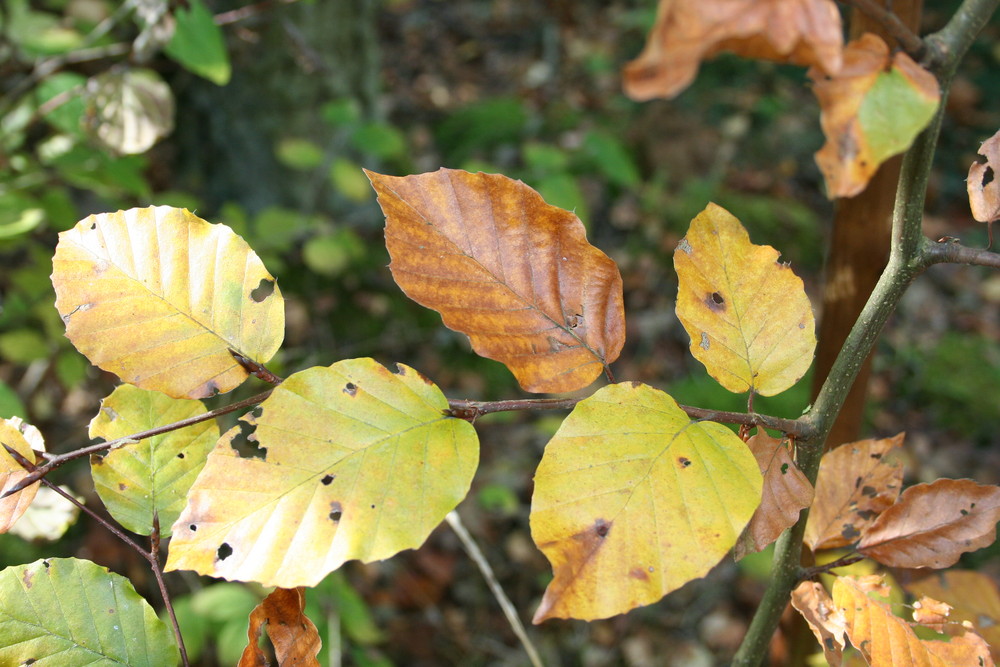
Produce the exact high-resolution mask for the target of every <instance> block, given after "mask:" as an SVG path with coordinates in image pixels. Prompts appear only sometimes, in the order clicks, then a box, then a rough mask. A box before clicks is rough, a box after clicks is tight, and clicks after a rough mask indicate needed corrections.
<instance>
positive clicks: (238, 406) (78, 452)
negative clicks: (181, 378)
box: [0, 389, 274, 500]
mask: <svg viewBox="0 0 1000 667" xmlns="http://www.w3.org/2000/svg"><path fill="white" fill-rule="evenodd" d="M272 391H274V390H273V389H268V390H267V391H265V392H262V393H260V394H257V395H256V396H251V397H250V398H247V399H244V400H242V401H238V402H236V403H232V404H230V405H225V406H223V407H221V408H216V409H215V410H210V411H209V412H206V413H204V414H200V415H196V416H194V417H189V418H187V419H182V420H180V421H178V422H173V423H172V424H166V425H164V426H157V427H156V428H151V429H149V430H148V431H141V432H139V433H133V434H132V435H127V436H125V437H124V438H118V439H117V440H111V441H110V442H102V443H99V444H96V445H90V446H89V447H81V448H80V449H75V450H73V451H71V452H66V453H65V454H60V455H59V456H53V457H52V458H51V459H49V460H48V461H47V462H46V463H45V465H41V466H38V467H37V468H35V469H34V470H33V471H32V472H31V473H29V474H28V475H27V476H26V477H25V478H24V479H22V480H21V481H20V482H18V483H17V484H15V485H14V486H12V487H11V488H10V489H8V490H7V492H6V493H4V494H3V495H2V496H0V500H3V499H4V498H6V497H7V496H10V495H13V494H15V493H17V492H18V491H21V490H23V489H26V488H27V487H29V486H31V485H32V484H34V483H35V482H37V481H39V480H40V479H42V478H43V477H45V476H46V475H48V474H49V473H50V472H52V471H53V470H55V469H56V468H58V467H60V466H62V465H64V464H66V463H69V462H70V461H74V460H76V459H79V458H82V457H84V456H90V455H91V454H100V453H101V452H106V451H108V450H110V449H114V448H115V447H121V446H123V445H126V444H129V443H131V442H135V441H137V440H144V439H145V438H152V437H153V436H157V435H163V434H164V433H169V432H171V431H177V430H179V429H182V428H185V427H187V426H192V425H194V424H200V423H201V422H204V421H208V420H209V419H215V418H216V417H219V416H222V415H225V414H229V413H230V412H236V411H237V410H242V409H243V408H249V407H251V406H254V405H257V404H258V403H261V402H262V401H263V400H264V399H265V398H267V397H268V396H270V395H271V392H272Z"/></svg>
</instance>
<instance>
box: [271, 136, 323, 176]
mask: <svg viewBox="0 0 1000 667" xmlns="http://www.w3.org/2000/svg"><path fill="white" fill-rule="evenodd" d="M275 153H276V155H277V157H278V162H280V163H281V164H283V165H285V166H286V167H290V168H292V169H299V170H302V171H307V170H309V169H313V168H315V167H318V166H319V165H321V164H322V163H323V150H322V149H321V148H320V147H319V146H317V145H316V144H315V143H313V142H312V141H309V140H308V139H299V138H295V137H289V138H287V139H282V140H281V141H279V142H278V146H277V148H276V149H275Z"/></svg>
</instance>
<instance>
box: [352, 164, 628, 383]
mask: <svg viewBox="0 0 1000 667" xmlns="http://www.w3.org/2000/svg"><path fill="white" fill-rule="evenodd" d="M365 173H366V174H368V178H369V179H370V180H371V183H372V187H374V188H375V191H376V192H377V193H378V201H379V204H380V205H381V206H382V211H383V213H385V219H386V224H385V242H386V247H387V248H388V249H389V255H390V256H391V257H392V262H391V263H390V264H389V269H390V270H391V271H392V276H393V278H394V279H395V281H396V283H397V284H398V285H399V286H400V287H401V288H402V290H403V291H404V292H405V293H406V295H407V296H408V297H410V298H411V299H413V300H414V301H416V302H417V303H419V304H421V305H423V306H426V307H428V308H431V309H433V310H436V311H437V312H439V313H440V314H441V317H442V319H443V320H444V323H445V326H447V327H448V328H450V329H454V330H455V331H459V332H461V333H464V334H466V335H467V336H468V337H469V339H470V340H471V342H472V348H473V349H474V350H475V351H476V353H477V354H479V355H481V356H484V357H487V358H489V359H495V360H497V361H500V362H502V363H504V364H506V365H507V367H508V368H509V369H510V370H511V372H512V373H513V374H514V376H515V377H516V378H517V381H518V382H519V383H520V385H521V387H523V388H524V389H525V390H526V391H531V392H550V393H557V392H566V391H574V390H576V389H581V388H583V387H586V386H587V385H589V384H590V383H591V382H593V381H594V380H595V379H596V378H597V376H598V375H600V374H601V372H602V371H603V370H604V369H605V368H606V366H607V364H609V363H611V362H612V361H614V360H615V359H617V358H618V354H619V353H620V352H621V349H622V345H623V344H624V342H625V310H624V306H623V301H622V279H621V274H619V272H618V267H617V266H616V265H615V263H614V262H613V261H612V260H611V259H610V258H609V257H608V256H607V255H605V254H604V253H603V252H601V251H600V250H598V249H597V248H595V247H594V246H592V245H590V244H589V243H588V242H587V236H586V232H585V230H584V227H583V223H581V222H580V219H579V218H577V217H576V216H575V215H573V214H572V213H570V212H569V211H564V210H563V209H561V208H556V207H555V206H550V205H548V204H546V203H545V202H544V201H543V200H542V198H541V196H539V194H538V193H537V192H535V191H534V190H532V189H531V188H529V187H528V186H526V185H525V184H524V183H522V182H520V181H514V180H512V179H509V178H507V177H506V176H501V175H498V174H482V173H480V174H470V173H468V172H465V171H458V170H454V169H440V170H438V171H436V172H432V173H427V174H417V175H413V176H402V177H397V176H384V175H382V174H376V173H374V172H371V171H366V172H365Z"/></svg>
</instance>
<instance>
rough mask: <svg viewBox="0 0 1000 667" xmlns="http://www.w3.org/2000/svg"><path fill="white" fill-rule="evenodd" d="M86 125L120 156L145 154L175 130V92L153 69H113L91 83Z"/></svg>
mask: <svg viewBox="0 0 1000 667" xmlns="http://www.w3.org/2000/svg"><path fill="white" fill-rule="evenodd" d="M84 97H85V99H86V103H87V109H88V120H89V122H88V123H86V124H85V127H86V128H87V130H88V132H89V134H90V135H91V136H92V137H93V139H94V140H95V141H97V143H99V144H101V145H102V146H103V147H104V148H106V149H108V150H109V151H110V152H111V153H113V154H117V155H135V154H139V153H145V152H146V151H148V150H149V149H150V148H152V147H153V144H155V143H156V142H157V141H159V140H160V139H162V138H163V137H165V136H167V135H168V134H170V132H171V131H172V130H173V129H174V94H173V92H171V90H170V86H169V85H167V82H166V81H164V80H163V78H162V77H161V76H160V75H159V74H157V73H156V71H155V70H152V69H124V70H122V69H118V68H114V69H110V70H106V71H104V72H101V73H100V74H98V75H96V76H95V77H93V78H92V79H90V80H89V81H88V82H87V88H86V92H85V95H84Z"/></svg>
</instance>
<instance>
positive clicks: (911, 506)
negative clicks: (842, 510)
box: [858, 479, 1000, 569]
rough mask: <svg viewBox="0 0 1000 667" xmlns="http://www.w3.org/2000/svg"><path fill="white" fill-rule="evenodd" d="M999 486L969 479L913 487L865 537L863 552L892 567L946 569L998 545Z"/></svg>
mask: <svg viewBox="0 0 1000 667" xmlns="http://www.w3.org/2000/svg"><path fill="white" fill-rule="evenodd" d="M997 521H1000V487H997V486H992V485H980V484H976V483H975V482H973V481H972V480H968V479H939V480H937V481H936V482H933V483H931V484H917V485H916V486H911V487H910V488H908V489H907V490H906V491H904V492H903V495H901V496H900V497H899V500H897V501H896V503H895V504H894V505H893V506H892V507H889V508H888V509H886V510H885V511H884V512H883V513H882V514H880V515H879V517H878V518H877V519H875V521H874V522H873V523H872V524H871V525H870V526H868V527H867V528H866V529H865V530H864V533H863V534H862V536H861V542H860V543H859V544H858V551H859V552H861V553H863V554H864V555H866V556H868V557H869V558H874V559H875V560H877V561H878V562H880V563H882V564H883V565H888V566H890V567H910V568H916V567H933V568H937V569H940V568H944V567H948V566H950V565H954V564H955V563H956V562H958V559H959V557H960V556H961V555H962V554H963V553H966V552H968V551H975V550H976V549H981V548H983V547H985V546H988V545H990V544H993V542H994V541H995V540H996V536H997V531H996V526H997Z"/></svg>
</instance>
